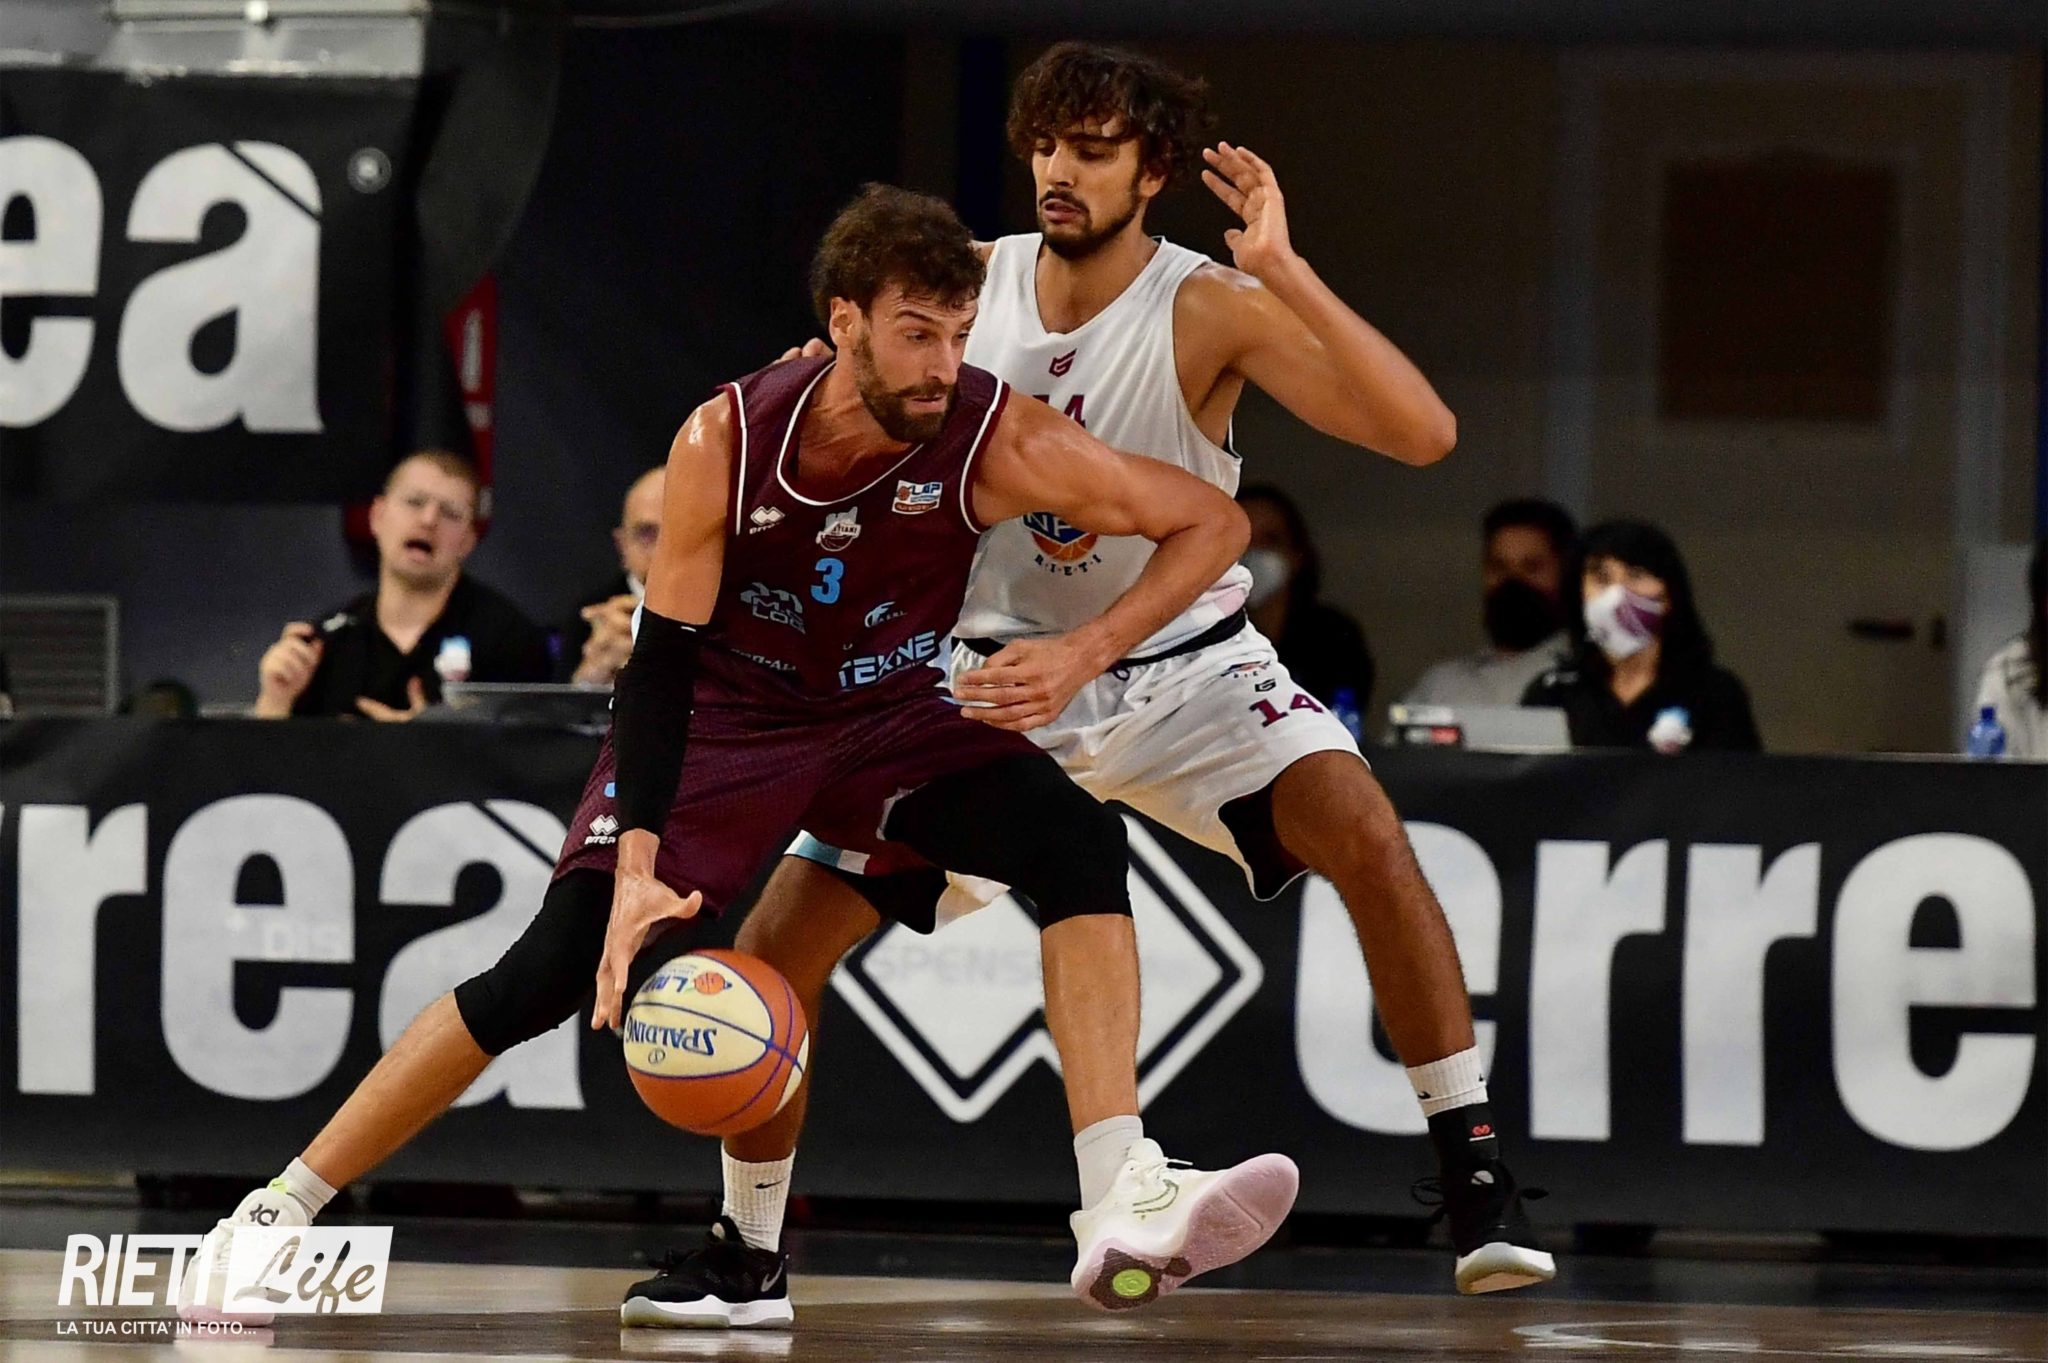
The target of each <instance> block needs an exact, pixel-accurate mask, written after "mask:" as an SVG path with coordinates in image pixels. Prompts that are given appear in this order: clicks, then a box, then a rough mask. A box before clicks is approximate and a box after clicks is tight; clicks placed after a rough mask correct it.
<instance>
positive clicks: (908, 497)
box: [889, 478, 946, 516]
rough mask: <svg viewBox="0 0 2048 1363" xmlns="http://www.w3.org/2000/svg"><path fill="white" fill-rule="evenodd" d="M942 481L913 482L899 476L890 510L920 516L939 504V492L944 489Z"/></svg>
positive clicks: (900, 514) (898, 513) (905, 514)
mask: <svg viewBox="0 0 2048 1363" xmlns="http://www.w3.org/2000/svg"><path fill="white" fill-rule="evenodd" d="M945 487H946V485H945V484H944V483H913V482H911V481H910V480H909V479H908V478H901V479H898V480H897V483H896V500H895V502H894V503H893V504H892V505H891V506H890V508H889V509H890V510H891V511H894V512H895V513H896V514H897V515H899V516H922V515H923V514H924V513H925V512H927V511H930V510H931V509H932V508H933V507H935V506H937V505H938V504H939V494H940V493H941V492H943V491H944V490H945Z"/></svg>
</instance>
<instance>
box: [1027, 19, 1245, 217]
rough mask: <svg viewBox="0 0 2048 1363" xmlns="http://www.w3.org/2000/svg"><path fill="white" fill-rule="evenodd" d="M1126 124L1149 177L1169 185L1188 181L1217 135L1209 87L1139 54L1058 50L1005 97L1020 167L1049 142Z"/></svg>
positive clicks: (1069, 46) (1078, 47) (1067, 45)
mask: <svg viewBox="0 0 2048 1363" xmlns="http://www.w3.org/2000/svg"><path fill="white" fill-rule="evenodd" d="M1112 118H1120V119H1122V120H1123V124H1124V129H1125V132H1126V134H1127V135H1130V136H1135V137H1136V138H1137V139H1138V157H1139V160H1140V163H1141V164H1143V166H1144V167H1145V169H1146V170H1148V171H1151V172H1153V173H1154V174H1157V175H1162V176H1164V177H1165V178H1166V182H1167V184H1168V185H1174V184H1179V183H1181V182H1182V181H1184V180H1188V179H1191V178H1193V176H1194V175H1195V174H1196V173H1197V172H1198V171H1199V170H1200V169H1201V166H1202V146H1203V144H1204V143H1205V142H1206V141H1207V140H1208V137H1209V132H1210V130H1211V129H1212V128H1214V127H1215V124H1216V119H1215V115H1214V114H1213V113H1211V112H1210V109H1209V83H1208V82H1207V81H1205V80H1203V79H1201V78H1200V77H1199V76H1184V75H1182V74H1181V73H1180V72H1178V71H1176V70H1174V69H1173V68H1172V67H1170V66H1168V65H1166V64H1165V63H1164V62H1160V61H1155V60H1153V59H1152V58H1151V57H1147V56H1145V55H1143V54H1142V53H1138V52H1129V51H1126V50H1124V49H1123V48H1118V47H1104V46H1102V45H1101V44H1099V43H1081V42H1064V43H1055V44H1054V45H1053V46H1051V47H1049V48H1047V49H1046V50H1045V51H1044V52H1043V53H1041V54H1040V55H1039V58H1038V60H1037V61H1035V62H1033V63H1031V65H1030V66H1028V67H1026V68H1024V73H1023V74H1022V75H1020V76H1018V77H1017V84H1016V85H1015V87H1013V88H1012V90H1011V91H1010V123H1009V130H1008V131H1009V138H1010V150H1011V151H1013V152H1015V153H1016V154H1017V155H1018V156H1019V157H1020V158H1022V159H1023V160H1026V161H1029V160H1030V159H1031V154H1032V151H1033V150H1034V149H1035V148H1036V147H1037V146H1038V145H1039V144H1040V143H1041V142H1043V141H1045V140H1046V139H1047V138H1054V137H1058V136H1059V135H1060V134H1061V133H1063V132H1066V131H1068V130H1069V129H1071V128H1075V127H1077V126H1079V125H1081V124H1083V123H1090V122H1108V121H1109V120H1110V119H1112Z"/></svg>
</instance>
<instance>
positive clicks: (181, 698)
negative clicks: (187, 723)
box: [121, 677, 199, 719]
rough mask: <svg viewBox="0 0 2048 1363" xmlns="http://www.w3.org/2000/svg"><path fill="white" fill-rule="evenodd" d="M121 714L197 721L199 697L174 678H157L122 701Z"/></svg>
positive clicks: (146, 717)
mask: <svg viewBox="0 0 2048 1363" xmlns="http://www.w3.org/2000/svg"><path fill="white" fill-rule="evenodd" d="M121 713H122V714H124V715H140V716H142V717H143V718H145V719H197V718H199V696H198V694H197V693H196V692H194V691H193V689H192V688H191V687H189V686H187V685H186V684H185V683H183V682H181V681H179V680H178V679H177V678H176V677H159V678H157V679H156V680H155V681H153V682H151V683H150V684H149V685H147V686H145V687H143V688H142V689H141V690H140V691H137V692H136V693H135V694H134V695H132V696H130V697H128V699H126V700H124V701H122V702H121Z"/></svg>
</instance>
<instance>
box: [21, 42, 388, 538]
mask: <svg viewBox="0 0 2048 1363" xmlns="http://www.w3.org/2000/svg"><path fill="white" fill-rule="evenodd" d="M413 90H414V87H413V84H412V82H410V81H405V80H374V79H361V80H336V79H327V78H322V79H318V80H305V79H292V80H284V79H263V78H258V77H253V76H251V77H217V76H168V75H166V76H149V77H143V76H135V75H127V74H123V73H118V72H101V71H77V70H39V69H20V68H10V69H8V70H7V72H6V73H5V77H4V80H0V202H4V203H5V204H6V207H7V233H6V235H7V243H6V246H5V251H6V254H7V256H8V264H7V271H6V291H7V317H6V323H5V331H6V336H5V338H4V339H5V345H4V347H0V430H4V435H0V439H4V441H5V444H6V458H5V460H4V461H0V493H4V494H6V495H9V496H15V497H47V498H52V499H67V500H77V499H83V498H87V497H117V498H185V499H193V500H202V499H203V500H216V501H318V500H327V501H337V500H343V499H346V498H351V497H355V496H360V495H364V494H367V493H368V492H371V491H374V490H375V488H376V486H377V483H378V481H379V480H380V479H381V477H382V476H383V473H384V470H385V469H386V467H387V466H388V465H389V463H390V457H391V449H390V441H391V431H392V422H393V395H392V383H393V369H394V365H395V354H396V349H395V347H396V335H397V333H396V329H395V321H396V319H397V315H398V309H397V308H396V306H395V301H394V300H395V299H396V297H397V295H396V293H395V286H394V275H395V272H396V271H397V270H398V267H399V251H400V243H401V241H402V240H403V239H404V238H403V235H402V234H403V233H404V232H405V231H406V230H407V227H406V214H407V212H408V204H407V192H408V191H407V188H406V186H407V185H408V183H409V182H408V178H407V166H406V164H405V161H406V157H407V146H408V140H409V137H410V130H411V123H412V117H413Z"/></svg>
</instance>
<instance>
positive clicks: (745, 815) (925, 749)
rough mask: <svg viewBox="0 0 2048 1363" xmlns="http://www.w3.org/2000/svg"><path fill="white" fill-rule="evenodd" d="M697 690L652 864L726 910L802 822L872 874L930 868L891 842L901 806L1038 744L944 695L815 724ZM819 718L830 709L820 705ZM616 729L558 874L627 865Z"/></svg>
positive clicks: (682, 889) (665, 877)
mask: <svg viewBox="0 0 2048 1363" xmlns="http://www.w3.org/2000/svg"><path fill="white" fill-rule="evenodd" d="M704 691H705V686H704V684H703V683H702V682H701V681H700V683H699V686H698V693H699V694H698V699H697V704H696V707H695V710H694V713H693V714H692V717H691V721H690V746H689V749H688V752H687V754H686V756H685V757H684V760H683V776H682V782H681V784H680V785H679V786H678V788H677V794H676V803H675V807H674V808H673V809H671V810H670V811H669V816H668V823H667V825H666V826H665V827H664V828H663V829H662V834H661V852H660V854H659V855H658V856H657V857H656V859H655V864H654V870H655V874H656V876H658V877H659V878H660V879H661V881H662V882H663V883H664V884H666V885H667V886H669V888H671V889H673V890H675V891H676V892H677V893H678V894H685V895H687V894H688V893H689V892H690V891H692V890H697V891H701V892H702V893H703V895H704V906H705V909H706V911H708V912H711V913H718V912H721V911H722V910H723V909H724V908H725V906H726V905H727V904H728V903H730V902H731V901H732V900H733V899H734V898H736V897H737V896H738V895H739V894H740V893H741V892H742V891H743V890H745V889H746V888H747V886H748V885H749V884H751V883H752V882H753V879H754V877H755V876H756V875H757V874H758V873H759V872H760V870H761V868H762V866H763V865H764V864H765V863H766V862H767V861H768V859H769V858H771V857H773V856H774V855H776V854H777V853H779V852H780V851H782V849H783V848H784V847H786V846H788V844H789V840H790V838H791V836H792V835H793V834H794V833H795V832H796V830H797V829H799V828H804V829H808V830H810V831H811V832H812V833H813V834H815V835H816V836H818V837H820V838H822V839H824V840H825V841H827V842H829V843H831V844H832V845H833V846H834V847H837V848H840V849H842V850H844V851H846V852H850V853H853V854H855V856H857V857H861V858H865V859H866V863H867V869H868V870H870V871H871V872H873V873H876V874H886V873H888V872H891V871H898V870H906V869H911V868H915V867H922V866H928V865H929V864H930V863H929V862H927V861H926V860H925V859H924V858H922V857H920V856H918V855H917V854H916V853H915V852H912V851H911V850H910V849H909V848H908V847H905V846H904V845H903V844H901V843H896V842H891V841H889V840H888V839H886V838H884V837H883V836H882V831H881V828H882V823H883V821H884V820H885V819H886V818H887V817H888V813H889V809H890V807H891V806H892V805H893V804H894V803H895V801H896V800H898V799H900V798H901V797H902V796H904V795H907V794H909V793H910V792H911V791H914V790H917V789H919V788H920V787H922V786H924V785H927V784H928V783H930V782H932V781H935V780H937V779H938V778H940V777H942V776H950V775H953V774H954V773H956V772H964V771H970V770H973V769H974V768H977V767H982V766H986V765H987V764H989V763H991V762H997V761H1001V760H1003V759H1006V758H1013V757H1017V756H1020V755H1026V754H1029V755H1036V754H1037V753H1038V748H1037V746H1036V745H1035V744H1033V743H1032V742H1031V741H1030V740H1029V739H1027V738H1025V737H1024V736H1023V735H1022V734H1014V733H1010V732H1007V731H1006V730H1002V729H993V728H990V727H989V726H988V725H986V724H979V723H976V722H975V721H974V720H971V719H968V718H966V717H965V716H964V715H962V714H961V713H960V711H959V709H958V708H957V707H956V706H954V705H953V704H952V703H951V702H950V701H948V700H947V699H946V698H945V696H944V693H942V692H940V691H938V690H937V689H931V690H920V691H916V692H912V693H911V694H910V695H909V696H907V697H905V698H903V699H900V700H894V701H888V702H883V703H880V704H876V705H872V706H869V707H867V708H865V709H861V710H858V711H841V712H838V713H832V712H829V711H825V712H823V713H818V714H816V715H815V716H807V715H802V714H793V713H790V712H789V711H787V710H783V709H777V710H775V711H772V712H771V711H766V710H763V709H761V708H759V707H758V706H743V705H736V704H731V703H728V702H726V701H724V700H723V699H722V698H720V697H718V696H716V695H713V696H710V697H706V696H705V695H704V694H703V693H704ZM820 710H821V711H822V710H823V707H820ZM614 781H615V774H614V767H613V755H612V740H611V736H610V735H609V734H607V735H606V736H605V740H604V746H603V748H602V749H600V750H599V752H598V755H597V765H596V766H594V767H592V768H591V772H590V780H589V781H588V782H587V783H585V785H584V788H583V797H582V799H581V800H580V801H578V802H577V805H576V813H575V816H574V817H573V818H571V819H570V821H569V834H568V838H567V840H566V841H565V842H564V843H563V844H562V855H561V857H560V858H559V859H558V860H557V861H556V863H555V875H556V877H557V878H559V877H560V876H562V875H563V874H564V873H566V872H569V871H573V870H578V869H583V868H589V869H593V870H601V871H611V870H613V869H615V867H616V865H617V851H618V847H617V844H618V839H619V822H618V810H617V807H616V802H615V800H614V798H613V791H614Z"/></svg>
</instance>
